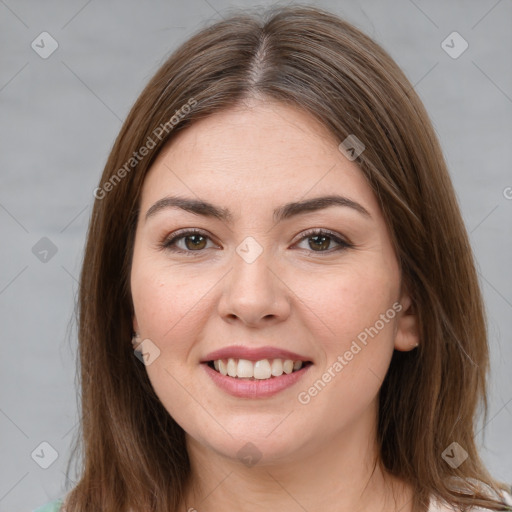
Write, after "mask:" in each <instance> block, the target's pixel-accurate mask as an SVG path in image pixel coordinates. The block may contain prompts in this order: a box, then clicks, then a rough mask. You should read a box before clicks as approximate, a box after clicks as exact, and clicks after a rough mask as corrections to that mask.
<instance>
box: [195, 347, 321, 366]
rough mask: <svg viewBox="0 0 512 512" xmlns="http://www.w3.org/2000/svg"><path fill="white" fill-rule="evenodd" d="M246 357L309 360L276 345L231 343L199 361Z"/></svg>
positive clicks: (251, 358)
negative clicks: (254, 346)
mask: <svg viewBox="0 0 512 512" xmlns="http://www.w3.org/2000/svg"><path fill="white" fill-rule="evenodd" d="M230 358H231V359H246V360H248V361H254V362H255V361H261V360H263V359H283V360H287V359H291V360H292V361H302V362H304V363H305V362H307V361H310V362H312V361H311V359H310V358H308V357H306V356H303V355H301V354H297V353H296V352H291V351H289V350H284V349H281V348H276V347H260V348H249V347H244V346H242V345H232V346H230V347H224V348H221V349H219V350H215V351H214V352H210V353H209V354H208V355H207V356H206V357H204V358H203V359H202V360H201V363H209V362H210V361H216V360H219V359H230Z"/></svg>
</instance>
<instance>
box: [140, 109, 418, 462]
mask: <svg viewBox="0 0 512 512" xmlns="http://www.w3.org/2000/svg"><path fill="white" fill-rule="evenodd" d="M340 142H341V141H337V140H335V139H334V138H333V136H332V135H331V134H330V133H328V132H327V131H326V129H325V128H324V127H323V126H322V125H320V124H319V123H318V122H317V121H316V120H315V119H314V118H312V117H310V116H309V115H308V114H306V113H304V112H302V111H300V110H297V109H294V108H292V107H288V106H284V105H282V104H279V103H274V102H270V101H267V102H265V103H261V102H256V101H254V102H253V103H252V104H251V106H248V105H247V106H244V107H240V108H237V109H231V110H229V111H224V112H221V113H217V114H215V115H213V116H211V117H209V118H205V119H202V120H201V121H199V122H196V123H195V124H194V125H193V126H191V127H190V128H188V129H186V130H184V131H183V132H180V133H179V134H177V136H176V138H175V139H174V140H173V142H172V144H171V145H169V146H168V147H166V148H165V149H164V150H163V151H162V152H161V154H160V155H159V157H158V158H157V160H156V161H155V163H154V164H153V166H152V168H151V169H150V172H149V173H148V175H147V177H146V179H145V182H144V185H143V189H142V197H141V209H140V215H139V219H138V224H137V228H136V237H135V246H134V255H133V264H132V270H131V290H132V297H133V304H134V309H135V315H134V319H133V325H134V329H135V330H136V331H138V332H140V335H141V339H142V340H145V341H144V342H143V345H142V347H143V352H144V353H146V354H148V355H147V356H145V357H146V358H147V359H145V361H146V370H147V372H148V376H149V378H150V380H151V383H152V385H153V387H154V389H155V392H156V393H157V395H158V397H159V398H160V400H161V402H162V404H163V405H164V407H165V408H166V409H167V411H168V412H169V414H170V415H171V416H172V417H173V418H174V419H175V420H176V422H177V423H179V424H180V425H181V427H182V428H183V429H184V430H185V431H186V432H187V434H188V437H187V439H188V442H189V443H191V444H192V445H195V446H196V447H200V449H201V450H203V451H205V450H206V452H208V451H209V450H213V451H214V452H216V453H217V454H221V455H224V456H227V457H230V458H233V459H235V458H238V459H241V460H243V461H244V462H246V463H247V461H248V460H249V459H247V457H249V458H250V457H252V460H253V461H257V460H259V463H260V464H261V463H265V462H267V463H270V462H272V461H274V462H275V461H277V460H281V461H285V460H288V461H293V460H295V459H297V458H298V457H302V456H306V455H308V454H310V453H314V452H316V453H318V451H319V450H322V449H326V448H328V447H331V448H332V447H333V446H334V445H335V444H336V443H337V444H338V445H342V444H343V443H346V444H348V443H350V445H351V446H357V445H358V443H359V444H360V443H365V442H366V443H367V441H368V437H374V436H375V422H376V417H377V416H376V414H377V394H378V391H379V388H380V386H381V383H382V380H383V379H384V376H385V374H386V371H387V369H388V366H389V363H390V359H391V356H392V353H393V350H394V349H395V348H396V349H398V350H410V349H411V348H413V347H414V344H415V342H416V335H415V328H414V321H415V320H414V317H413V316H412V315H410V314H408V313H407V312H406V310H407V308H408V306H409V304H410V301H409V298H408V296H406V295H405V294H402V293H401V286H400V284H401V279H400V270H399V267H398V264H397V259H396V256H395V254H394V251H393V248H392V244H391V241H390V237H389V233H388V231H387V228H386V224H385V221H384V218H383V216H382V213H381V211H380V209H379V206H378V203H377V201H376V199H375V197H374V195H373V193H372V191H371V188H370V187H369V185H368V184H367V182H366V181H365V178H364V176H363V174H362V172H361V171H360V170H359V168H358V166H357V165H356V163H355V162H354V161H351V160H349V159H348V158H347V157H346V156H345V154H343V153H342V152H341V151H340V150H339V149H338V144H339V143H340ZM324 197H328V198H331V199H325V200H320V199H319V198H324ZM176 199H179V200H180V201H181V206H180V205H179V204H178V203H177V202H176ZM162 201H163V202H162ZM165 201H167V202H165ZM173 201H174V203H173ZM191 230H192V231H194V232H192V233H190V232H189V231H191ZM171 239H174V241H172V240H171ZM218 351H220V352H218ZM215 352H218V353H217V354H214V353H215ZM230 359H232V361H230ZM213 361H216V362H213ZM220 361H221V362H220ZM287 361H292V363H296V362H297V361H302V368H301V369H298V370H295V371H293V372H292V373H288V372H290V370H291V368H290V366H291V365H292V363H290V362H287ZM209 362H210V363H209ZM141 364H142V363H141ZM299 366H300V364H299V363H297V364H295V368H298V367H299ZM216 368H217V369H216ZM226 371H228V372H229V373H230V374H231V375H232V376H230V375H229V374H228V375H223V373H226ZM249 375H251V376H252V377H248V376H249ZM244 376H245V377H244ZM248 443H251V444H248Z"/></svg>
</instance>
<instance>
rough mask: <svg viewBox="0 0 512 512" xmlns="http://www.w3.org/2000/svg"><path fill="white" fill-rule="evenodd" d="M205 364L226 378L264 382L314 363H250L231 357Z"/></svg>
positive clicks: (282, 360)
mask: <svg viewBox="0 0 512 512" xmlns="http://www.w3.org/2000/svg"><path fill="white" fill-rule="evenodd" d="M203 364H206V365H207V366H208V367H209V368H211V369H212V370H214V371H215V372H217V373H219V374H221V375H223V376H225V377H231V378H233V379H237V380H245V381H264V380H274V379H279V378H280V377H282V376H283V375H290V374H292V373H296V372H299V371H300V370H302V369H304V368H306V367H307V366H310V365H311V364H312V362H311V361H302V360H298V359H297V360H293V359H282V358H274V359H260V360H258V361H250V360H249V359H237V358H232V357H230V358H227V359H215V360H210V361H206V362H204V363H203Z"/></svg>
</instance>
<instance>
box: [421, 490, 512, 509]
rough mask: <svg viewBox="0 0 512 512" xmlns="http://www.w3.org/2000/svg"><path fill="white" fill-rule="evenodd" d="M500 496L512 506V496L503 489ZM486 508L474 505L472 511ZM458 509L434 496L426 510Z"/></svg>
mask: <svg viewBox="0 0 512 512" xmlns="http://www.w3.org/2000/svg"><path fill="white" fill-rule="evenodd" d="M502 496H503V497H504V498H505V503H506V504H507V505H510V506H511V507H512V496H511V495H510V494H509V493H508V492H505V491H502ZM486 510H491V509H488V508H482V507H474V508H472V511H473V512H485V511H486ZM511 510H512V508H511ZM457 511H458V509H456V508H453V507H452V506H451V505H448V504H447V503H445V502H440V501H437V500H436V499H435V498H432V499H431V500H430V506H429V508H428V512H457Z"/></svg>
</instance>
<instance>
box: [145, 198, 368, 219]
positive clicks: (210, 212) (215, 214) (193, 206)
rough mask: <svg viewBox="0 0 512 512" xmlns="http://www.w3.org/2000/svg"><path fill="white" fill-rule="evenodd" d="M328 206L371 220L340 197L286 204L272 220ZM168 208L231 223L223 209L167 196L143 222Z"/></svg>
mask: <svg viewBox="0 0 512 512" xmlns="http://www.w3.org/2000/svg"><path fill="white" fill-rule="evenodd" d="M330 206H343V207H348V208H352V209H353V210H355V211H357V212H359V213H360V214H361V215H363V216H364V217H366V218H369V219H371V215H370V213H369V212H368V210H367V209H366V208H365V207H364V206H362V205H361V204H359V203H357V202H356V201H353V200H352V199H349V198H348V197H344V196H340V195H329V196H323V197H314V198H312V199H305V200H303V201H298V202H293V203H287V204H285V205H283V206H280V207H279V208H276V209H275V210H274V215H273V218H274V221H275V222H281V221H283V220H287V219H289V218H291V217H294V216H296V215H300V214H303V213H307V212H314V211H318V210H323V209H324V208H329V207H330ZM168 208H179V209H181V210H185V211H187V212H190V213H193V214H195V215H203V216H205V217H211V218H216V219H219V220H221V221H223V222H226V223H228V224H231V223H232V222H233V214H232V213H231V212H230V211H229V210H227V209H225V208H220V207H218V206H215V205H213V204H211V203H209V202H207V201H203V200H201V199H191V198H185V197H176V196H167V197H163V198H162V199H159V200H158V201H157V202H156V203H155V204H153V206H151V207H150V208H149V210H148V211H147V212H146V217H145V220H146V221H147V220H148V219H149V218H150V217H153V216H154V215H156V214H157V213H158V212H160V211H162V210H165V209H168Z"/></svg>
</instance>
